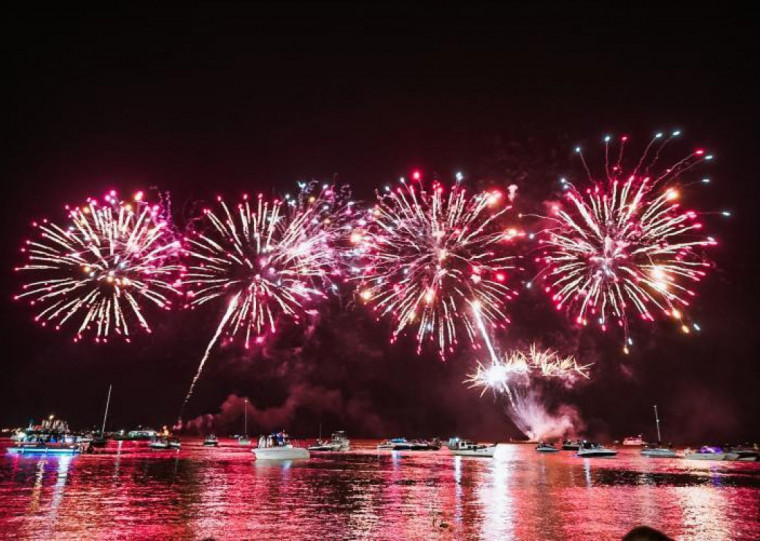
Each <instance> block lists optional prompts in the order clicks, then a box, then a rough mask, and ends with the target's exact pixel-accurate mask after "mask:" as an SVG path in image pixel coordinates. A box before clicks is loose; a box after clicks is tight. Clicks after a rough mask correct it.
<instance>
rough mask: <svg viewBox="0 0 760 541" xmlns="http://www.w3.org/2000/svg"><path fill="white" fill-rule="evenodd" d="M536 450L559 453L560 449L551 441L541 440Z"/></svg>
mask: <svg viewBox="0 0 760 541" xmlns="http://www.w3.org/2000/svg"><path fill="white" fill-rule="evenodd" d="M536 451H537V452H539V453H557V452H559V449H557V448H556V447H554V445H552V444H551V443H543V442H541V443H539V444H538V445H537V446H536Z"/></svg>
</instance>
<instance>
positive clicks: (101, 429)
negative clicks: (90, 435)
mask: <svg viewBox="0 0 760 541" xmlns="http://www.w3.org/2000/svg"><path fill="white" fill-rule="evenodd" d="M111 388H113V384H112V383H111V384H109V385H108V398H106V411H105V413H104V414H103V426H101V427H100V437H101V438H102V437H103V434H104V433H105V431H106V419H108V406H109V405H110V404H111Z"/></svg>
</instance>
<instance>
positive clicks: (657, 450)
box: [641, 404, 678, 458]
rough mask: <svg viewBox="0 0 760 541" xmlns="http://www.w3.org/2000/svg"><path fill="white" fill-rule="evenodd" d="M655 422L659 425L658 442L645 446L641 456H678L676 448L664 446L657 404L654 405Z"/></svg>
mask: <svg viewBox="0 0 760 541" xmlns="http://www.w3.org/2000/svg"><path fill="white" fill-rule="evenodd" d="M654 422H655V425H656V426H657V444H656V445H652V446H649V447H645V448H644V449H642V450H641V456H645V457H647V458H676V457H678V455H677V454H676V452H675V450H673V449H670V448H668V447H662V445H661V444H660V442H661V441H662V435H661V434H660V416H659V415H658V414H657V404H655V405H654Z"/></svg>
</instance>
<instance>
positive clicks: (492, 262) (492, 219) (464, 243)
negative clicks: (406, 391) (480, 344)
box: [352, 173, 521, 358]
mask: <svg viewBox="0 0 760 541" xmlns="http://www.w3.org/2000/svg"><path fill="white" fill-rule="evenodd" d="M414 178H415V180H419V174H418V173H415V175H414ZM459 178H460V177H458V180H459ZM402 181H403V179H402ZM404 184H405V183H404ZM415 184H416V185H415ZM503 199H504V197H503V194H502V193H501V192H499V191H496V190H490V191H485V192H481V193H475V194H474V195H469V194H468V193H467V191H466V190H465V189H464V188H463V187H461V186H460V185H458V184H456V185H454V186H452V187H451V188H450V189H449V190H448V193H447V191H446V189H445V188H444V186H443V185H442V184H440V183H438V182H434V183H433V184H432V187H431V189H430V190H427V189H426V188H425V187H424V186H423V185H422V184H421V183H412V184H409V185H406V184H405V185H403V186H399V187H397V188H396V189H391V188H390V187H388V188H387V189H386V193H385V194H378V202H377V204H376V205H375V206H374V208H373V209H372V210H371V211H370V212H369V215H368V218H367V219H366V220H363V221H361V222H359V224H358V229H357V231H356V232H355V233H354V235H352V240H353V241H354V243H355V244H356V252H357V253H358V258H359V260H360V261H361V264H360V265H358V266H357V267H356V269H355V272H356V273H357V274H359V276H358V277H357V278H356V279H357V280H358V281H359V282H360V285H359V291H360V293H359V296H360V298H361V299H362V300H363V301H364V302H366V303H368V304H370V305H371V306H372V308H373V310H374V311H375V313H376V314H377V317H378V318H380V317H385V316H391V317H392V318H393V320H394V321H395V328H394V329H393V333H392V338H391V342H394V341H395V340H396V339H397V337H398V335H399V334H401V333H402V332H403V331H404V330H406V329H408V328H409V329H411V328H415V338H416V341H417V352H418V353H419V352H420V351H421V349H422V347H423V343H425V342H434V343H436V345H437V349H438V352H439V354H440V356H441V357H442V358H443V357H445V355H446V353H447V352H453V351H454V349H455V347H456V345H457V343H458V331H457V328H458V327H459V326H460V324H461V325H462V326H463V327H464V328H465V331H466V333H467V336H468V337H469V339H470V341H471V342H472V343H473V344H476V343H477V340H476V335H477V328H476V326H477V322H476V321H475V319H474V316H473V314H472V312H471V310H470V306H471V305H472V303H473V302H476V301H477V302H478V303H479V306H480V308H479V313H480V314H481V315H482V318H483V320H484V321H485V322H486V323H487V324H488V325H491V326H493V327H499V326H503V325H505V324H506V323H508V322H509V318H508V316H507V313H506V303H507V302H508V301H509V300H510V299H511V298H512V297H513V295H514V293H513V292H512V290H511V289H510V288H509V287H508V286H507V285H506V281H507V278H508V273H509V272H511V270H512V269H513V268H514V266H513V258H512V257H511V256H509V255H506V254H505V253H504V250H503V248H504V247H503V246H500V244H502V243H504V244H506V243H508V242H509V241H511V240H512V239H514V238H515V237H518V236H521V234H520V233H519V232H518V231H517V230H516V229H507V230H504V228H503V224H502V223H501V221H502V219H503V217H504V215H505V214H506V213H507V211H508V210H509V209H510V208H511V207H510V206H508V205H507V206H504V205H503ZM492 207H497V208H498V210H495V211H494V210H492Z"/></svg>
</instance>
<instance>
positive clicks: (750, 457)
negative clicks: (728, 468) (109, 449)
mask: <svg viewBox="0 0 760 541" xmlns="http://www.w3.org/2000/svg"><path fill="white" fill-rule="evenodd" d="M731 453H735V454H737V455H738V456H737V457H736V460H737V461H739V462H760V452H758V449H756V448H752V447H735V448H733V449H731Z"/></svg>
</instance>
